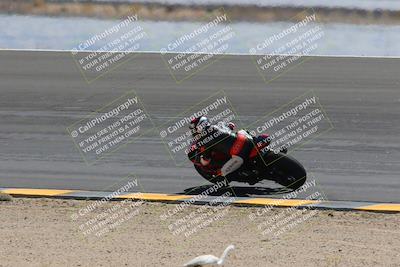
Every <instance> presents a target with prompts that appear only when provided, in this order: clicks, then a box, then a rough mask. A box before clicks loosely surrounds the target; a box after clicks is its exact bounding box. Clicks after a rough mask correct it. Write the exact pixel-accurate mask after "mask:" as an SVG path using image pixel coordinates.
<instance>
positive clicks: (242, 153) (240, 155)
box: [188, 116, 253, 176]
mask: <svg viewBox="0 0 400 267" xmlns="http://www.w3.org/2000/svg"><path fill="white" fill-rule="evenodd" d="M228 127H229V128H228ZM228 127H225V126H222V125H211V123H210V122H209V120H208V118H207V117H205V116H200V117H197V118H194V119H193V120H192V121H191V123H190V126H189V128H190V129H191V130H192V134H193V137H194V143H195V145H194V146H192V148H191V151H190V152H189V154H188V156H189V158H190V159H192V157H193V153H195V151H197V149H200V151H202V153H201V156H200V162H201V164H202V165H203V166H207V165H208V164H209V163H210V161H211V155H210V154H211V150H212V151H218V152H222V153H224V154H225V155H229V156H230V157H231V158H230V159H229V160H228V161H227V162H226V163H225V164H224V165H223V166H222V167H221V170H220V171H219V173H218V175H222V176H226V175H228V174H230V173H232V172H234V171H236V170H237V169H239V168H240V166H242V165H243V162H244V161H245V160H246V159H247V158H248V157H249V154H250V152H251V150H252V148H253V142H252V136H251V135H250V134H248V133H247V132H246V131H244V130H240V131H238V132H237V133H234V132H233V131H232V130H233V129H234V127H235V125H234V124H233V123H229V124H228Z"/></svg>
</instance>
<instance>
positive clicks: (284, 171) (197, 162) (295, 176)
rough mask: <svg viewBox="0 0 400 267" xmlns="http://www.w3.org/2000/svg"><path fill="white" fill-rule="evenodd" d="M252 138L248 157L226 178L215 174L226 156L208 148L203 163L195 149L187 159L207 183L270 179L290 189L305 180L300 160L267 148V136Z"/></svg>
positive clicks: (297, 186) (305, 174) (251, 183)
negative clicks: (252, 144) (193, 155)
mask: <svg viewBox="0 0 400 267" xmlns="http://www.w3.org/2000/svg"><path fill="white" fill-rule="evenodd" d="M249 134H250V133H249ZM252 138H253V140H252V141H253V143H254V148H253V149H252V151H251V153H250V156H249V158H248V160H246V161H245V162H244V163H243V165H242V166H241V167H240V168H239V169H238V170H236V171H234V172H233V173H230V174H228V175H227V176H226V177H222V176H219V175H218V170H220V169H221V167H222V166H223V165H224V163H225V162H226V161H228V160H229V156H228V155H224V154H222V153H219V152H217V151H211V152H210V153H209V154H210V155H211V157H210V159H211V161H210V163H209V164H207V165H206V166H204V164H202V154H201V152H200V151H197V153H196V156H195V157H193V158H192V159H191V161H192V162H193V164H194V167H195V169H196V170H197V172H198V173H199V174H200V175H201V176H202V177H204V178H205V179H206V180H208V181H210V182H211V183H217V182H220V181H223V180H225V179H226V180H227V182H228V183H229V182H234V181H235V182H243V183H248V184H250V185H254V184H256V183H259V182H261V181H263V180H271V181H274V182H276V183H278V184H280V185H283V186H285V187H287V188H289V189H292V190H296V189H297V188H299V187H300V186H302V185H303V184H304V183H305V181H306V179H307V173H306V170H305V169H304V167H303V165H302V164H301V163H300V162H298V161H297V160H296V159H295V158H293V157H291V156H289V155H286V153H282V152H278V153H276V152H275V151H272V150H271V149H269V147H268V145H269V143H270V139H269V137H268V135H260V136H252ZM193 145H194V144H192V147H193ZM211 150H212V148H211Z"/></svg>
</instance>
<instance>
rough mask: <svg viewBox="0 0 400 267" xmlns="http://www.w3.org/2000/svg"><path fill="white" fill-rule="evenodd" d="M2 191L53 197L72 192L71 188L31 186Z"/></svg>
mask: <svg viewBox="0 0 400 267" xmlns="http://www.w3.org/2000/svg"><path fill="white" fill-rule="evenodd" d="M0 191H1V192H3V193H6V194H9V195H15V196H37V197H42V196H43V197H53V196H60V195H63V194H68V193H71V192H74V191H73V190H59V189H33V188H32V189H31V188H10V189H7V188H5V189H2V190H0Z"/></svg>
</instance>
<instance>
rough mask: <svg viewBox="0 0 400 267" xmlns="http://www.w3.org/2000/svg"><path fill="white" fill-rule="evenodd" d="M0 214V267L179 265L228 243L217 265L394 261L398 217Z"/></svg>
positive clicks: (147, 208)
mask: <svg viewBox="0 0 400 267" xmlns="http://www.w3.org/2000/svg"><path fill="white" fill-rule="evenodd" d="M96 205H97V206H96ZM178 208H182V210H181V211H178ZM167 211H169V213H166V212H167ZM175 212H177V213H176V214H175ZM296 212H297V213H296ZM296 214H297V215H298V216H297V217H296V216H294V215H296ZM206 215H207V216H206ZM200 217H201V218H202V220H199V221H197V222H196V220H197V219H199V218H200ZM250 217H251V218H252V219H250ZM0 218H1V224H0V236H1V239H0V266H182V265H183V263H185V262H187V261H188V260H190V259H192V258H194V257H195V256H198V255H202V254H214V255H216V256H220V254H221V253H222V251H223V250H224V249H225V247H226V246H228V245H229V244H234V245H235V247H236V248H235V250H233V251H232V252H231V253H230V254H229V255H228V257H227V258H226V261H225V265H224V266H246V267H249V266H400V229H399V225H400V214H383V213H373V212H343V211H311V210H304V211H301V210H297V211H296V210H288V209H283V208H275V209H272V210H266V209H262V208H245V207H219V208H208V207H202V206H177V205H175V204H163V203H154V202H153V203H139V202H125V203H121V202H107V203H99V202H94V201H83V200H81V201H78V200H56V199H25V198H14V199H13V201H10V202H0ZM211 218H212V219H213V221H210V219H211ZM285 218H286V219H285ZM268 220H273V221H268ZM194 222H196V223H194ZM205 222H207V223H209V224H207V223H206V224H205V225H201V224H202V223H203V224H204V223H205ZM178 225H179V227H184V226H188V227H189V228H188V229H186V230H185V231H184V232H181V233H177V232H175V234H174V232H173V231H176V229H179V227H178ZM200 225H201V226H203V227H202V228H201V227H200ZM94 226H98V227H99V228H96V230H93V229H94V228H93V227H94ZM100 226H101V227H100ZM273 226H275V228H273ZM91 227H92V228H91ZM90 229H92V230H93V231H92V232H90ZM170 229H172V230H170ZM268 229H269V230H270V232H268V231H269V230H268ZM190 230H192V231H193V233H191V234H190V235H186V236H185V233H186V234H188V233H189V231H190ZM96 233H97V235H96ZM278 233H279V234H278Z"/></svg>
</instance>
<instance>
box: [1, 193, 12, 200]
mask: <svg viewBox="0 0 400 267" xmlns="http://www.w3.org/2000/svg"><path fill="white" fill-rule="evenodd" d="M0 201H12V196H10V195H8V194H5V193H2V192H0Z"/></svg>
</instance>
